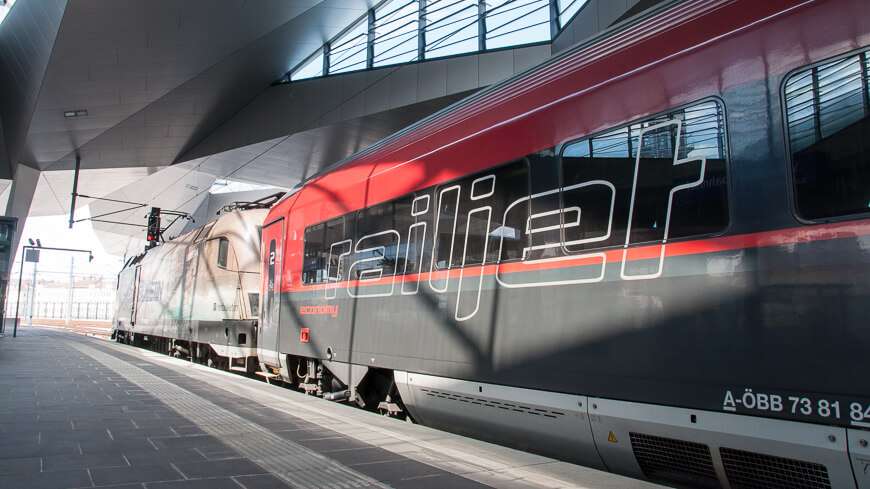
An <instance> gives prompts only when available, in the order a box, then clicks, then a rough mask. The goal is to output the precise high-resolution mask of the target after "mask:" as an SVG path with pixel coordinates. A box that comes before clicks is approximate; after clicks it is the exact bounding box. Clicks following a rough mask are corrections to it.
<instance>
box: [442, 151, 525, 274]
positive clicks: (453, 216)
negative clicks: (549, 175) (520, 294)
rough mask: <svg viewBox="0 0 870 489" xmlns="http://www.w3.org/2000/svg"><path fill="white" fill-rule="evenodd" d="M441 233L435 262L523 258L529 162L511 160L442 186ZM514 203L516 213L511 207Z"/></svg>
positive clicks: (463, 263) (456, 264) (444, 264)
mask: <svg viewBox="0 0 870 489" xmlns="http://www.w3.org/2000/svg"><path fill="white" fill-rule="evenodd" d="M435 195H436V200H437V202H438V221H437V228H438V229H437V233H436V236H435V267H436V268H439V269H446V268H454V267H460V266H471V265H481V264H482V263H494V262H496V261H498V250H499V246H500V243H501V241H502V239H504V244H503V246H502V247H501V249H502V256H501V261H505V260H512V259H517V258H521V257H522V252H523V249H524V248H525V247H526V246H527V240H526V238H525V236H526V235H525V233H524V228H525V226H526V221H527V219H528V216H529V213H528V201H527V200H525V201H522V202H519V203H518V204H516V205H514V206H513V207H511V205H512V204H514V203H516V202H518V201H521V200H522V199H524V198H525V197H528V196H529V176H528V164H527V163H526V161H525V160H521V161H517V162H514V163H510V164H508V165H505V166H502V167H500V168H496V169H494V170H492V171H486V172H482V173H478V174H475V175H473V176H471V177H467V178H464V179H462V180H460V181H458V182H453V183H449V184H447V185H444V186H441V187H439V188H438V190H437V192H436V194H435ZM509 207H511V209H510V210H511V212H507V211H508V210H509Z"/></svg>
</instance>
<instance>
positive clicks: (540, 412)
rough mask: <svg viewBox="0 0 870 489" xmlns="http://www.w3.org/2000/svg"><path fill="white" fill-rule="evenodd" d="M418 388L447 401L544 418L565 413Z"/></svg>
mask: <svg viewBox="0 0 870 489" xmlns="http://www.w3.org/2000/svg"><path fill="white" fill-rule="evenodd" d="M420 390H421V391H423V392H424V393H426V395H427V396H431V397H439V398H441V399H446V400H448V401H458V402H465V403H469V404H475V405H478V406H481V407H488V408H497V409H501V410H504V411H512V412H517V413H523V414H532V415H535V416H543V417H545V418H559V417H562V416H564V415H565V413H563V412H561V411H550V410H548V409H541V408H537V407H531V406H522V405H519V404H513V403H510V402H501V401H496V400H493V399H486V398H482V397H472V396H461V395H458V394H452V393H449V392H442V391H436V390H432V389H423V388H421V389H420Z"/></svg>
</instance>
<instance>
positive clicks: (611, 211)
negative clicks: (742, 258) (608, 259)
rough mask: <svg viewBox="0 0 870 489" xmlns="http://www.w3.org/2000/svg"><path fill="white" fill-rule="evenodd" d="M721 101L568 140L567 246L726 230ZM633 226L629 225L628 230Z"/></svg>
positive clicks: (572, 249) (572, 248) (565, 167)
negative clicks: (572, 217) (586, 137)
mask: <svg viewBox="0 0 870 489" xmlns="http://www.w3.org/2000/svg"><path fill="white" fill-rule="evenodd" d="M726 153H727V151H726V147H725V123H724V113H723V108H722V105H721V104H720V103H719V102H718V101H714V100H710V101H705V102H702V103H699V104H696V105H693V106H690V107H686V108H683V109H679V110H675V111H671V112H669V113H667V114H664V115H660V116H657V117H654V118H652V119H648V120H645V121H641V122H638V123H634V124H631V125H629V126H626V127H622V128H618V129H614V130H611V131H608V132H606V133H604V134H601V135H598V136H593V137H591V138H588V139H584V140H581V141H577V142H575V143H571V144H569V145H567V146H566V147H565V148H564V150H563V151H562V182H563V188H562V206H563V209H565V210H564V211H563V215H565V216H566V217H567V216H570V215H574V214H570V213H569V212H568V211H569V210H574V211H575V213H576V215H577V216H578V217H579V219H576V220H575V221H574V222H572V223H571V225H569V224H568V220H565V219H563V222H564V224H563V226H564V228H563V243H564V246H565V248H566V250H567V251H570V252H576V251H582V250H586V249H590V248H596V247H603V246H618V245H627V244H635V243H642V242H650V241H662V240H664V239H673V238H679V237H685V236H694V235H702V234H712V233H717V232H721V231H723V230H724V229H725V228H726V227H727V225H728V222H729V213H728V191H727V169H726V161H725V155H726ZM629 226H630V227H629Z"/></svg>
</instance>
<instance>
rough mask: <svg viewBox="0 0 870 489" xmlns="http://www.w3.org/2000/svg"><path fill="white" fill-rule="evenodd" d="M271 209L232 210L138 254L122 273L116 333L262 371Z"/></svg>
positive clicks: (176, 352) (219, 363) (142, 342)
mask: <svg viewBox="0 0 870 489" xmlns="http://www.w3.org/2000/svg"><path fill="white" fill-rule="evenodd" d="M267 212H268V210H267V209H265V208H256V205H255V206H254V208H251V209H243V210H232V211H230V212H225V213H223V214H222V215H220V217H218V218H217V219H216V220H214V221H212V222H210V223H208V224H206V225H205V226H202V227H199V228H197V229H194V230H193V231H190V232H188V233H185V234H183V235H181V236H178V237H177V238H175V239H172V240H169V241H167V242H165V243H162V244H161V245H160V246H158V247H156V248H153V249H150V250H148V251H146V252H145V253H143V254H141V255H137V256H135V257H132V258H130V259H129V260H128V261H127V263H125V264H124V267H123V269H122V270H121V272H120V273H119V274H118V294H117V300H116V307H117V308H116V311H115V320H114V323H115V324H114V328H113V332H112V336H113V339H115V340H117V341H120V342H124V343H129V344H134V345H136V346H142V347H148V348H152V349H154V350H156V351H161V352H164V353H168V354H172V355H174V356H177V357H184V358H190V359H192V360H195V361H199V362H202V363H205V364H208V365H210V366H214V367H217V368H222V369H225V370H234V371H241V372H246V373H254V372H256V371H258V370H259V363H258V360H257V351H256V346H257V316H258V315H259V309H260V304H259V301H260V291H259V289H260V273H259V270H260V242H259V235H258V228H259V226H261V225H262V224H263V219H264V218H265V217H266V214H267Z"/></svg>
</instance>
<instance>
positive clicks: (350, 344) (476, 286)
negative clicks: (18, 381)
mask: <svg viewBox="0 0 870 489" xmlns="http://www.w3.org/2000/svg"><path fill="white" fill-rule="evenodd" d="M866 7H867V4H866V2H865V1H861V0H816V1H806V0H769V1H765V2H757V1H749V0H690V1H685V0H673V1H665V2H659V3H657V4H656V5H655V6H653V7H652V8H650V9H648V10H647V11H646V12H644V13H643V14H641V15H640V16H637V17H635V18H632V19H630V20H628V21H626V22H623V23H621V24H618V25H616V26H614V27H612V28H610V29H607V30H605V31H604V32H602V33H601V34H599V35H596V36H594V37H592V38H590V39H589V40H587V41H585V42H582V43H580V44H578V45H577V46H575V47H572V48H569V49H567V50H565V51H563V52H561V53H557V54H555V55H554V56H552V57H551V58H550V59H548V60H546V61H544V62H543V63H541V64H539V65H537V66H534V67H532V68H530V69H528V70H526V71H524V72H522V73H520V74H518V75H516V76H513V77H511V78H508V79H506V80H505V81H503V82H500V83H497V84H495V85H493V86H490V87H488V88H486V89H483V90H481V91H479V92H477V93H475V94H473V95H471V96H469V97H467V98H466V99H464V100H462V101H460V102H457V103H456V104H454V105H452V106H450V107H447V108H446V109H443V110H441V111H440V112H438V113H436V114H434V115H432V116H430V117H427V118H426V119H424V120H422V121H420V122H418V123H416V124H414V125H412V126H410V127H408V128H406V129H404V130H402V131H400V132H398V133H396V134H395V135H393V136H391V137H389V138H387V139H384V140H383V141H381V142H379V143H377V144H375V145H373V146H371V147H369V148H367V149H365V150H363V151H361V152H359V153H357V154H355V155H353V156H351V157H349V158H347V159H345V160H342V161H340V162H337V163H336V164H334V165H332V166H330V167H329V168H327V169H325V170H323V171H321V172H320V173H318V174H316V175H314V176H312V177H311V178H309V179H307V180H306V181H305V182H304V183H303V184H301V185H300V186H299V187H297V188H296V189H294V190H293V191H291V192H289V193H288V194H287V195H285V196H284V197H283V198H282V199H281V200H280V201H278V202H277V203H276V204H274V205H273V206H272V207H271V208H270V209H269V210H268V211H266V212H267V213H266V214H265V216H264V217H263V219H262V222H261V224H262V226H261V227H258V228H257V233H256V235H257V236H258V245H257V246H258V248H259V250H260V261H259V262H258V270H257V272H258V275H259V279H260V281H259V289H258V291H259V294H258V295H259V304H258V305H259V315H258V317H257V318H256V327H255V328H254V329H253V330H251V332H250V333H249V334H250V336H249V337H250V338H254V337H255V338H256V341H255V344H256V348H255V349H254V350H248V351H246V352H245V354H246V355H248V357H247V358H248V359H247V360H246V364H247V365H248V366H250V365H251V364H252V363H254V361H253V360H252V359H251V357H254V356H255V357H256V360H255V361H256V363H257V364H258V365H257V367H256V368H258V369H259V373H260V374H262V375H264V376H267V377H270V378H274V379H280V380H281V381H282V382H283V383H286V384H288V385H290V386H292V387H294V388H297V389H299V390H301V391H304V392H306V393H309V394H312V395H318V396H322V397H324V398H326V399H330V400H334V401H342V402H348V403H353V404H357V405H359V406H362V407H365V408H368V409H371V410H377V411H379V412H381V413H383V414H385V415H391V416H397V417H402V418H407V419H413V420H414V421H415V422H419V423H422V424H425V425H428V426H432V427H435V428H439V429H444V430H449V431H452V432H456V433H460V434H464V435H468V436H473V437H476V438H480V439H484V440H488V441H492V442H495V443H500V444H503V445H507V446H511V447H515V448H519V449H523V450H528V451H531V452H535V453H540V454H544V455H547V456H551V457H555V458H558V459H561V460H567V461H570V462H574V463H578V464H581V465H585V466H589V467H593V468H596V469H601V470H607V471H611V472H615V473H619V474H623V475H627V476H631V477H635V478H638V479H643V480H648V481H652V482H657V483H661V484H666V485H669V486H674V487H705V488H719V487H722V488H738V487H739V488H770V487H783V488H792V487H800V488H831V487H833V488H845V487H854V488H870V448H868V440H870V431H868V430H870V379H868V375H867V373H868V372H870V335H868V334H866V332H865V329H866V326H865V323H866V318H867V317H868V316H870V300H868V299H870V273H868V272H870V259H868V258H870V256H868V253H870V82H868V80H870V61H868V56H870V15H868V13H867V8H866ZM186 239H188V240H190V238H186ZM188 246H189V245H188ZM179 272H180V270H179ZM245 290H246V291H248V290H250V289H247V288H246V289H245ZM212 302H215V303H216V301H212ZM125 307H126V306H125ZM255 309H256V308H253V307H251V309H250V314H251V315H253V311H254V310H255ZM143 313H144V308H143V309H142V310H139V311H136V314H137V315H138V317H139V318H141V317H144V316H143ZM246 317H249V316H246ZM238 319H239V320H242V318H241V317H239V318H238ZM140 320H141V319H140ZM172 324H176V323H172ZM136 327H137V328H138V327H139V325H138V324H137V325H136ZM170 329H171V328H170ZM124 334H126V333H124V332H123V331H121V329H119V331H118V335H119V338H121V339H123V338H127V336H124ZM184 334H185V331H184V329H183V327H182V328H178V329H177V330H163V333H162V337H163V338H170V339H167V340H160V341H166V342H169V345H168V346H166V348H165V349H169V350H170V351H171V344H172V343H173V342H176V343H177V342H178V341H179V340H181V341H182V343H181V346H182V348H188V346H190V345H192V346H190V348H197V347H198V346H201V345H203V344H204V343H206V342H202V341H199V340H196V339H194V338H193V337H190V336H183V335H184ZM167 335H168V336H167ZM172 335H179V336H172ZM139 337H140V336H139V334H134V335H133V338H134V339H135V338H139ZM173 338H174V339H173ZM185 342H186V343H185ZM212 348H213V349H214V351H216V352H217V351H218V350H217V349H216V348H214V347H212ZM175 351H178V350H175ZM188 351H189V350H188Z"/></svg>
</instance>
